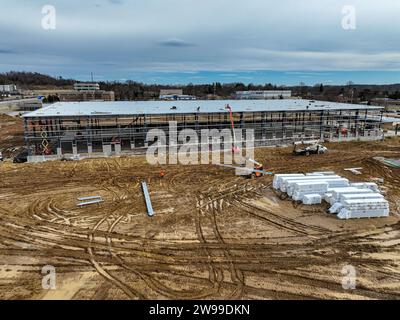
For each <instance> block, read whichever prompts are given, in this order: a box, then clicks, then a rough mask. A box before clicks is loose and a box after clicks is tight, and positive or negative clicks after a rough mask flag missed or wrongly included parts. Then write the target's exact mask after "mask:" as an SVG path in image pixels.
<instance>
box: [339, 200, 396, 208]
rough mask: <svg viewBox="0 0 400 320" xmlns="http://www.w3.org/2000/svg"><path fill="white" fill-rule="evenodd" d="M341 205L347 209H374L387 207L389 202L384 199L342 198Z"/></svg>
mask: <svg viewBox="0 0 400 320" xmlns="http://www.w3.org/2000/svg"><path fill="white" fill-rule="evenodd" d="M343 207H344V208H346V209H349V210H358V209H363V210H364V209H365V210H375V209H389V202H387V201H386V200H385V199H355V200H344V201H343Z"/></svg>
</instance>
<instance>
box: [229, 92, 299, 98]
mask: <svg viewBox="0 0 400 320" xmlns="http://www.w3.org/2000/svg"><path fill="white" fill-rule="evenodd" d="M291 96H292V91H290V90H259V91H236V93H235V98H236V99H238V100H246V99H288V98H290V97H291Z"/></svg>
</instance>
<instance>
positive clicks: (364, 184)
mask: <svg viewBox="0 0 400 320" xmlns="http://www.w3.org/2000/svg"><path fill="white" fill-rule="evenodd" d="M350 187H354V188H358V189H371V190H372V191H374V192H380V190H379V187H378V185H377V184H376V183H374V182H357V183H351V184H350Z"/></svg>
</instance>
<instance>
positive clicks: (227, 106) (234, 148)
mask: <svg viewBox="0 0 400 320" xmlns="http://www.w3.org/2000/svg"><path fill="white" fill-rule="evenodd" d="M225 109H227V110H228V111H229V117H230V120H231V127H232V128H231V130H232V137H233V140H232V153H239V152H240V148H239V147H238V146H237V145H236V134H235V121H234V119H233V112H232V108H231V107H230V105H229V104H227V105H226V106H225Z"/></svg>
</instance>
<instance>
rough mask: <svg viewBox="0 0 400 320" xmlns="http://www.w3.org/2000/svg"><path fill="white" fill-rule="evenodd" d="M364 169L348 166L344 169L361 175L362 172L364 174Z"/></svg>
mask: <svg viewBox="0 0 400 320" xmlns="http://www.w3.org/2000/svg"><path fill="white" fill-rule="evenodd" d="M362 169H363V168H348V169H344V171H350V172H351V173H352V174H355V175H360V174H362V172H361V171H360V170H362Z"/></svg>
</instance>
